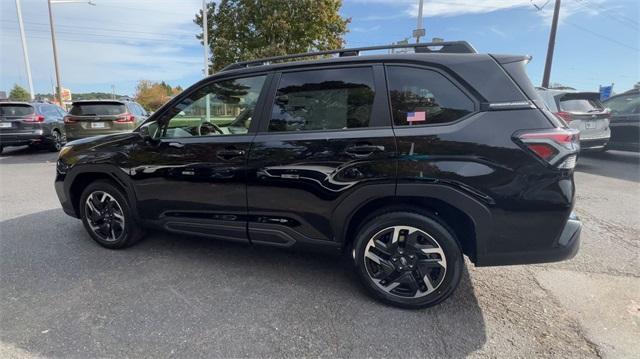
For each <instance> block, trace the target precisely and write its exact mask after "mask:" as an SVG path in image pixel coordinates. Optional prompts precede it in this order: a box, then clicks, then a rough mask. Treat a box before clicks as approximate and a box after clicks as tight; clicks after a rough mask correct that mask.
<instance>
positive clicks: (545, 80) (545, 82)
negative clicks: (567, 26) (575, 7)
mask: <svg viewBox="0 0 640 359" xmlns="http://www.w3.org/2000/svg"><path fill="white" fill-rule="evenodd" d="M559 15H560V0H556V5H555V7H554V8H553V20H552V21H551V32H550V33H549V45H548V47H547V59H546V61H545V63H544V74H543V75H542V87H549V78H550V77H551V63H552V62H553V50H554V49H555V47H556V32H557V30H558V16H559Z"/></svg>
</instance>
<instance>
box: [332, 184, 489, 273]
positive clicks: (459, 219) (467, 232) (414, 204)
mask: <svg viewBox="0 0 640 359" xmlns="http://www.w3.org/2000/svg"><path fill="white" fill-rule="evenodd" d="M395 211H409V212H416V213H418V214H420V213H423V214H428V215H430V216H431V217H433V218H434V219H436V220H439V221H441V222H443V223H444V224H445V225H446V227H447V228H448V229H450V230H451V231H452V232H453V234H454V235H455V237H456V239H457V240H458V243H459V245H460V247H461V249H462V252H463V253H464V254H465V255H467V256H468V257H469V258H470V259H471V260H472V261H474V262H475V260H476V256H477V251H478V233H477V224H476V222H475V221H474V220H473V219H472V217H471V215H469V213H467V212H465V211H464V210H462V209H460V208H458V207H456V206H454V205H452V204H451V203H448V202H447V201H444V200H442V199H439V198H435V197H427V196H409V195H407V196H389V197H383V198H377V199H374V200H372V201H369V202H367V203H366V204H364V205H363V206H361V207H359V208H358V209H357V210H356V211H354V212H353V213H352V215H350V216H349V217H348V218H345V227H344V228H345V232H344V236H343V238H342V242H343V244H344V245H345V247H349V246H350V245H351V243H353V241H354V239H355V236H356V235H357V231H358V229H359V227H360V225H361V224H363V223H364V221H365V220H366V219H367V218H368V217H369V216H371V215H372V214H376V215H377V214H382V213H385V212H395Z"/></svg>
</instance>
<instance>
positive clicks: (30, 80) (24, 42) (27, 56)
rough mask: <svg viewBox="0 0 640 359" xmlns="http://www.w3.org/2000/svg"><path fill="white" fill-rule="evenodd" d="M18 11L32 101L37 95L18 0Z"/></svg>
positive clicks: (18, 0) (17, 0)
mask: <svg viewBox="0 0 640 359" xmlns="http://www.w3.org/2000/svg"><path fill="white" fill-rule="evenodd" d="M16 11H17V12H18V25H19V26H20V38H21V39H22V52H23V53H24V66H25V68H26V70H27V82H29V94H30V95H31V100H33V99H35V97H36V94H35V92H33V80H32V78H31V65H30V63H29V51H28V50H27V38H26V36H25V35H24V23H23V22H22V9H21V8H20V0H16Z"/></svg>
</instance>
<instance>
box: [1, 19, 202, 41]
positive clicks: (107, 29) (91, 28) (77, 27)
mask: <svg viewBox="0 0 640 359" xmlns="http://www.w3.org/2000/svg"><path fill="white" fill-rule="evenodd" d="M0 22H6V23H13V24H17V21H13V20H0ZM24 23H25V24H30V25H36V26H49V24H47V23H43V22H33V21H25V22H24ZM56 26H57V27H64V28H70V29H89V30H99V31H105V32H122V33H126V34H129V33H133V34H149V35H156V34H157V32H152V31H136V30H120V29H114V28H96V27H92V26H81V25H56ZM182 33H183V34H184V36H194V37H195V33H191V32H189V31H186V30H184V31H182Z"/></svg>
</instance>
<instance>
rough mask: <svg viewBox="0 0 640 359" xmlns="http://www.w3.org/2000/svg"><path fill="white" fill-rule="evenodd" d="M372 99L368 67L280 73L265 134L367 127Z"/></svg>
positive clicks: (370, 76)
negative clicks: (267, 132)
mask: <svg viewBox="0 0 640 359" xmlns="http://www.w3.org/2000/svg"><path fill="white" fill-rule="evenodd" d="M374 95H375V92H374V85H373V72H372V70H371V68H370V67H358V68H344V69H327V70H318V71H302V72H290V73H284V74H282V76H281V78H280V83H279V85H278V92H277V93H276V98H275V101H274V104H273V110H272V114H271V121H270V122H269V132H285V131H286V132H291V131H317V130H339V129H348V128H361V127H367V126H369V120H370V119H371V112H372V108H373V99H374Z"/></svg>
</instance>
